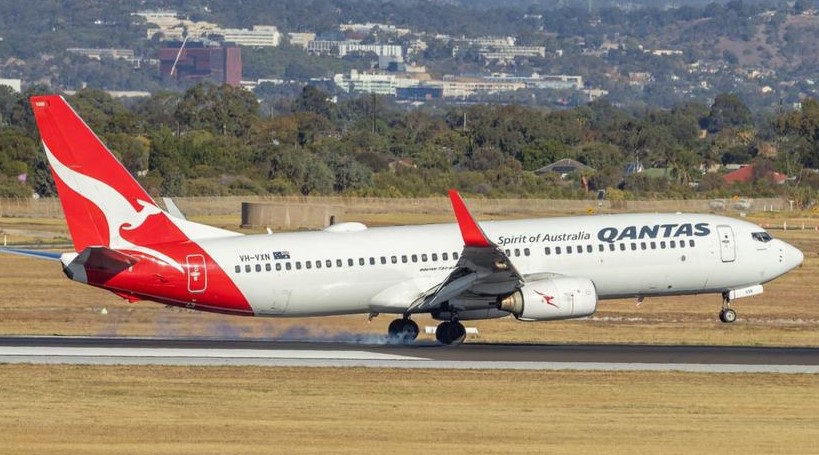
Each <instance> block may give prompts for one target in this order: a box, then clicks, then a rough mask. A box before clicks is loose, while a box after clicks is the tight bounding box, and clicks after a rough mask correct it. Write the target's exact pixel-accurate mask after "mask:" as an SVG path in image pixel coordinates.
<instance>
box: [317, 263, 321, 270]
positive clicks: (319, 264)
mask: <svg viewBox="0 0 819 455" xmlns="http://www.w3.org/2000/svg"><path fill="white" fill-rule="evenodd" d="M316 268H317V269H320V268H321V261H316Z"/></svg>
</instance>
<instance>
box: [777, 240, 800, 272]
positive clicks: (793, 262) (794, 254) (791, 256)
mask: <svg viewBox="0 0 819 455" xmlns="http://www.w3.org/2000/svg"><path fill="white" fill-rule="evenodd" d="M783 243H784V242H783ZM782 253H783V254H782V259H783V261H782V262H783V263H784V265H785V266H786V267H787V268H788V270H790V269H793V268H796V267H799V264H801V263H802V261H804V260H805V255H804V254H803V253H802V251H801V250H799V248H796V247H795V246H793V245H790V244H788V243H785V245H784V248H783V252H782Z"/></svg>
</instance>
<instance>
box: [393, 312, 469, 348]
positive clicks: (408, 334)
mask: <svg viewBox="0 0 819 455" xmlns="http://www.w3.org/2000/svg"><path fill="white" fill-rule="evenodd" d="M387 333H388V334H389V337H390V338H392V339H393V340H396V341H398V342H401V343H412V342H413V341H415V339H416V338H418V324H416V323H415V321H413V320H412V319H410V318H409V317H404V318H401V319H395V320H393V321H392V322H390V326H389V328H388V329H387ZM435 339H436V340H438V342H439V343H441V344H446V345H452V344H461V343H463V342H464V340H465V339H466V328H465V327H464V325H463V324H461V323H460V322H458V321H444V322H442V323H440V324H438V328H437V329H435Z"/></svg>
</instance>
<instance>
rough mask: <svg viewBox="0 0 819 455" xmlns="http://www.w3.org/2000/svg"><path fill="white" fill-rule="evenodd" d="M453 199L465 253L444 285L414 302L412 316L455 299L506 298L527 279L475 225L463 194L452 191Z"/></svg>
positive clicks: (431, 290)
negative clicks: (462, 196) (462, 197)
mask: <svg viewBox="0 0 819 455" xmlns="http://www.w3.org/2000/svg"><path fill="white" fill-rule="evenodd" d="M449 199H450V201H451V202H452V208H453V209H454V211H455V218H456V219H457V220H458V227H459V228H460V229H461V236H462V237H463V239H464V249H463V252H462V253H461V257H460V259H459V260H458V263H457V264H456V265H455V270H453V271H452V273H450V274H449V276H448V277H447V278H446V280H444V281H443V282H442V283H441V284H439V285H438V286H435V287H433V288H432V289H430V290H428V291H427V292H425V293H424V294H422V295H421V296H420V297H418V298H417V299H416V300H415V301H414V302H412V304H411V305H410V307H409V309H408V310H407V312H409V313H426V312H430V311H432V310H435V309H437V308H440V307H441V305H442V304H444V303H446V302H447V301H449V300H450V299H453V298H455V297H474V298H482V297H483V298H494V297H498V296H505V295H508V294H511V293H512V292H514V291H516V290H517V289H518V288H520V287H521V285H522V284H523V281H524V280H523V276H522V275H521V274H520V273H518V271H517V270H516V269H515V266H514V265H512V261H511V260H509V257H508V256H506V254H505V253H504V252H503V251H502V250H501V249H500V248H499V247H498V246H497V245H496V244H495V243H493V242H492V241H491V240H489V238H488V237H487V236H486V234H485V233H484V232H483V230H482V229H481V227H480V226H479V225H478V223H477V222H475V219H474V218H473V217H472V214H470V213H469V210H468V209H467V208H466V205H465V204H464V201H463V199H461V196H460V194H458V192H457V191H455V190H450V191H449Z"/></svg>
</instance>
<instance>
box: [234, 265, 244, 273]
mask: <svg viewBox="0 0 819 455" xmlns="http://www.w3.org/2000/svg"><path fill="white" fill-rule="evenodd" d="M233 270H234V271H235V272H236V273H242V266H241V265H237V266H236V267H235V268H234V269H233Z"/></svg>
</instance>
